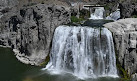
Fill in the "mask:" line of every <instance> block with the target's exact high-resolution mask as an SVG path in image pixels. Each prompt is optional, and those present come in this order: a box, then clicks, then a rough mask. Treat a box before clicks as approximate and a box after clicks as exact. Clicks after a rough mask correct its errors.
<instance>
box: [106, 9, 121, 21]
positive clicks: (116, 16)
mask: <svg viewBox="0 0 137 81" xmlns="http://www.w3.org/2000/svg"><path fill="white" fill-rule="evenodd" d="M119 18H120V10H119V9H117V10H116V11H115V12H113V13H111V14H110V15H109V16H107V17H106V19H108V20H114V21H116V20H118V19H119Z"/></svg>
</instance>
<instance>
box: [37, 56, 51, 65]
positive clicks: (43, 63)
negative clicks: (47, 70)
mask: <svg viewBox="0 0 137 81" xmlns="http://www.w3.org/2000/svg"><path fill="white" fill-rule="evenodd" d="M49 61H50V56H49V54H48V56H47V57H46V59H45V61H44V62H42V63H41V64H40V65H39V66H44V67H45V65H47V64H48V62H49Z"/></svg>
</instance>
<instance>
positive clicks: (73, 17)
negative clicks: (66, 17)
mask: <svg viewBox="0 0 137 81" xmlns="http://www.w3.org/2000/svg"><path fill="white" fill-rule="evenodd" d="M83 20H84V19H83V18H77V17H76V16H71V22H72V23H80V22H81V21H83Z"/></svg>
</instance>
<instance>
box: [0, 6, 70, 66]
mask: <svg viewBox="0 0 137 81" xmlns="http://www.w3.org/2000/svg"><path fill="white" fill-rule="evenodd" d="M0 12H1V18H0V45H2V46H6V47H7V46H9V47H11V48H12V49H14V52H15V54H16V57H17V58H18V59H19V60H20V61H21V62H24V63H26V64H31V65H39V64H40V63H41V62H43V61H45V58H46V56H47V55H48V54H49V51H50V48H51V41H52V37H53V33H54V29H55V28H56V27H58V26H59V25H62V24H67V23H69V22H70V12H69V8H68V7H67V8H65V7H63V6H59V5H52V4H36V5H32V6H31V5H29V6H25V7H21V8H19V7H15V6H14V7H8V6H7V7H6V6H4V7H3V8H2V7H1V10H0Z"/></svg>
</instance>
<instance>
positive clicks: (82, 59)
mask: <svg viewBox="0 0 137 81" xmlns="http://www.w3.org/2000/svg"><path fill="white" fill-rule="evenodd" d="M46 69H48V70H50V71H51V72H53V73H55V72H59V73H60V72H69V73H72V74H73V75H75V76H77V77H78V78H81V79H84V78H97V77H104V76H110V77H117V69H116V59H115V51H114V46H113V39H112V35H111V32H110V31H109V30H108V29H106V28H96V29H95V28H89V27H74V26H72V27H69V26H59V27H58V28H57V29H56V30H55V33H54V38H53V43H52V50H51V56H50V62H49V63H48V65H47V66H46Z"/></svg>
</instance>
